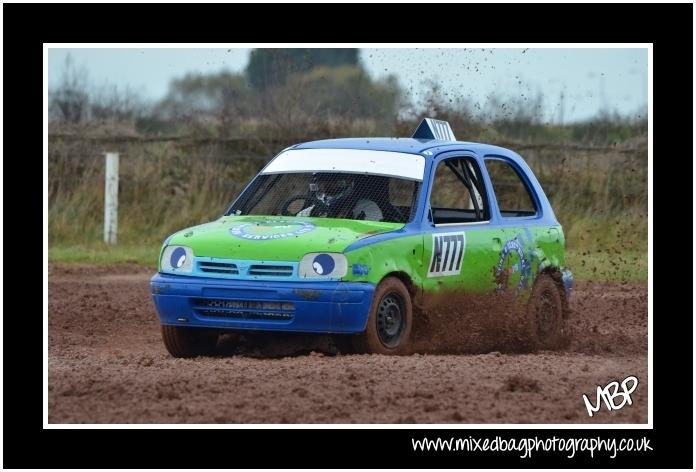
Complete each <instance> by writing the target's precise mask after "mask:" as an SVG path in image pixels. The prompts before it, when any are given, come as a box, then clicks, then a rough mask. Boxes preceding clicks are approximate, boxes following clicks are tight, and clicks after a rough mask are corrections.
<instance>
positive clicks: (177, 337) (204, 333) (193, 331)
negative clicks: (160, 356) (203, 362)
mask: <svg viewBox="0 0 696 472" xmlns="http://www.w3.org/2000/svg"><path fill="white" fill-rule="evenodd" d="M217 340H218V333H217V332H215V331H211V330H208V329H204V328H186V327H183V326H166V325H162V341H164V346H165V347H166V348H167V351H169V354H171V355H172V356H174V357H196V356H200V355H204V354H211V353H212V352H213V351H214V350H215V346H216V344H217Z"/></svg>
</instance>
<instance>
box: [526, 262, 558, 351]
mask: <svg viewBox="0 0 696 472" xmlns="http://www.w3.org/2000/svg"><path fill="white" fill-rule="evenodd" d="M527 315H528V327H527V328H528V333H529V336H530V338H531V341H532V346H533V347H534V348H537V349H555V348H557V347H559V345H560V344H561V342H562V338H563V333H564V328H565V326H564V316H563V297H562V295H561V293H560V290H559V288H558V284H557V283H556V281H555V280H554V279H553V278H552V277H551V276H550V275H548V274H541V275H539V276H538V277H537V279H536V281H535V282H534V286H533V287H532V294H531V296H530V298H529V303H528V305H527Z"/></svg>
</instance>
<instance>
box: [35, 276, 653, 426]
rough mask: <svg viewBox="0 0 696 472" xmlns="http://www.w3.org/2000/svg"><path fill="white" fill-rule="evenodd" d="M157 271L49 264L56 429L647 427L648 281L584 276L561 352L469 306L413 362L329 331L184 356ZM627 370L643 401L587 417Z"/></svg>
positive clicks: (450, 315) (437, 329)
mask: <svg viewBox="0 0 696 472" xmlns="http://www.w3.org/2000/svg"><path fill="white" fill-rule="evenodd" d="M151 275H152V274H151V271H150V270H148V269H143V268H140V267H137V266H128V265H118V266H80V265H51V267H50V268H49V278H48V280H49V293H48V295H49V333H48V337H49V363H48V367H49V386H48V388H49V392H48V402H49V405H48V411H49V422H50V423H645V422H647V411H648V403H647V401H648V395H647V392H648V376H647V375H648V360H647V351H648V336H647V333H648V329H647V324H648V312H647V298H648V297H647V285H646V284H621V283H582V284H579V286H578V287H577V288H576V290H575V292H574V295H573V300H572V303H571V307H572V309H573V315H572V318H571V319H570V320H569V328H570V336H569V338H568V340H567V342H566V345H565V346H564V347H563V348H562V349H561V350H559V351H540V352H536V353H520V352H519V349H514V346H513V345H512V344H511V343H510V340H511V339H513V338H514V336H512V337H511V336H510V333H512V332H514V330H511V328H510V326H509V325H501V324H500V323H486V322H472V320H473V321H476V318H472V319H471V320H470V319H468V318H466V316H469V315H467V314H466V313H465V310H463V307H462V306H461V305H459V304H458V305H457V306H453V309H452V311H451V312H447V313H445V312H442V311H440V312H438V313H434V314H431V315H429V316H428V317H427V318H424V319H422V320H420V321H419V325H418V326H417V328H419V331H418V332H419V337H418V338H417V339H416V343H415V344H416V348H417V349H418V350H419V351H420V353H417V354H413V355H411V356H403V357H390V356H379V355H343V354H340V353H337V350H336V348H335V346H334V345H333V343H332V341H331V339H330V338H328V337H308V336H299V335H296V336H287V335H285V336H280V337H279V336H271V337H268V336H264V337H260V338H253V339H247V338H242V339H233V338H232V337H229V336H226V337H223V338H221V340H220V342H219V345H218V354H217V355H216V356H214V357H199V358H196V359H174V358H172V357H171V356H169V354H168V353H167V352H166V350H165V349H164V346H163V345H162V342H161V340H160V334H159V324H158V321H157V316H156V314H155V311H154V307H153V305H152V302H151V299H150V294H149V284H148V282H149V278H150V276H151ZM468 313H470V311H469V312H468ZM462 317H465V318H464V319H465V320H466V323H469V324H470V325H471V326H472V327H471V330H470V331H468V332H465V330H463V328H462V327H463V326H464V325H463V322H462ZM479 321H480V318H479ZM452 327H454V329H453V328H452ZM452 333H459V334H456V336H455V335H453V334H452ZM495 333H500V340H501V341H500V343H499V345H498V346H496V336H495ZM459 339H463V342H462V344H463V345H461V346H460V345H458V343H457V341H458V340H459ZM438 346H439V347H438ZM516 351H517V352H516ZM629 375H633V376H636V377H637V378H638V380H639V385H638V388H637V389H636V391H635V392H634V393H633V395H632V400H633V404H632V405H626V406H624V407H623V408H622V409H620V410H615V411H611V412H610V411H608V410H607V408H606V406H604V405H603V406H602V408H601V410H600V412H598V413H596V414H595V415H594V416H593V417H592V418H590V417H589V416H588V414H587V410H586V407H585V404H584V402H583V400H582V394H583V393H585V394H588V396H590V398H591V399H592V401H593V403H594V401H595V395H596V389H597V386H598V385H602V386H604V385H606V384H607V383H609V382H610V381H613V380H619V381H621V380H623V379H624V378H625V377H627V376H629ZM618 400H619V401H618V403H621V402H620V399H618Z"/></svg>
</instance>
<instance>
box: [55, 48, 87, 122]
mask: <svg viewBox="0 0 696 472" xmlns="http://www.w3.org/2000/svg"><path fill="white" fill-rule="evenodd" d="M87 90H88V74H87V69H85V68H84V67H81V68H78V67H77V66H76V65H75V63H74V62H73V59H72V56H71V55H70V54H68V55H67V56H65V63H64V64H63V70H62V72H61V80H60V83H59V85H58V87H57V88H56V89H54V90H53V91H52V92H51V94H50V98H51V99H50V103H49V108H50V112H51V115H52V118H54V119H57V120H62V121H67V122H69V123H78V122H80V121H82V120H85V119H87V118H88V111H89V94H88V92H87Z"/></svg>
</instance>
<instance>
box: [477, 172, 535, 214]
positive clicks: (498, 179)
mask: <svg viewBox="0 0 696 472" xmlns="http://www.w3.org/2000/svg"><path fill="white" fill-rule="evenodd" d="M486 169H487V170H488V175H489V176H490V178H491V182H492V183H493V192H494V193H495V198H496V199H497V201H498V207H499V208H500V215H501V216H503V217H505V218H515V217H523V216H534V215H536V214H537V208H536V205H535V204H534V198H532V194H531V192H530V190H529V188H528V187H527V185H526V184H525V183H524V181H523V180H522V178H521V177H520V174H519V173H518V172H517V170H516V169H515V168H514V167H513V166H512V165H511V164H510V163H509V162H506V161H503V160H500V159H486Z"/></svg>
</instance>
